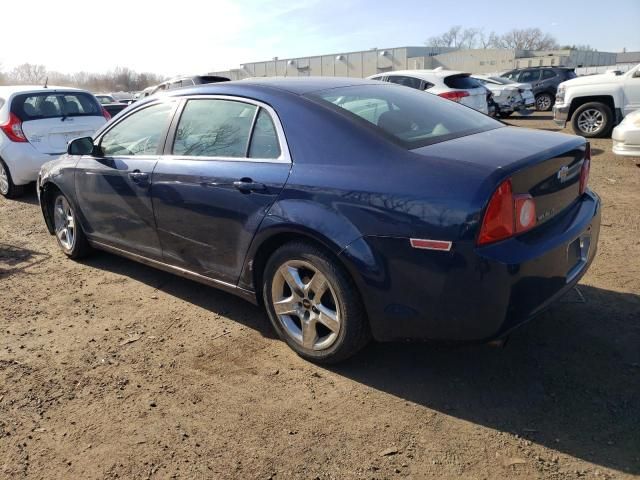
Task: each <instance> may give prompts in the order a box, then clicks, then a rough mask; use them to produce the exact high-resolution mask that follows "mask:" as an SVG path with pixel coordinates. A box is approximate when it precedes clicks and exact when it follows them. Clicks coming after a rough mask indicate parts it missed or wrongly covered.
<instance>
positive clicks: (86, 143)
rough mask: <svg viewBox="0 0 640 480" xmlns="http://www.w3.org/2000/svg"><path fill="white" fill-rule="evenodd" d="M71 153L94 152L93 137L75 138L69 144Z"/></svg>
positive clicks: (84, 153)
mask: <svg viewBox="0 0 640 480" xmlns="http://www.w3.org/2000/svg"><path fill="white" fill-rule="evenodd" d="M67 153H68V154H69V155H91V154H92V153H93V138H91V137H82V138H74V139H73V140H71V141H70V142H69V143H68V144H67Z"/></svg>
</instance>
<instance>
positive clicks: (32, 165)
mask: <svg viewBox="0 0 640 480" xmlns="http://www.w3.org/2000/svg"><path fill="white" fill-rule="evenodd" d="M3 147H4V148H2V150H1V151H0V157H2V159H3V160H4V162H5V163H6V164H7V166H8V167H9V172H11V178H12V179H13V183H15V184H16V185H26V184H27V183H31V182H34V181H36V180H37V179H38V173H39V172H40V167H42V165H44V164H45V163H47V162H49V161H51V160H54V159H56V158H58V157H59V156H60V155H61V154H55V155H47V154H45V153H40V152H38V151H37V150H36V149H35V148H33V146H32V145H31V144H30V143H16V142H7V143H6V144H5V145H4V146H3Z"/></svg>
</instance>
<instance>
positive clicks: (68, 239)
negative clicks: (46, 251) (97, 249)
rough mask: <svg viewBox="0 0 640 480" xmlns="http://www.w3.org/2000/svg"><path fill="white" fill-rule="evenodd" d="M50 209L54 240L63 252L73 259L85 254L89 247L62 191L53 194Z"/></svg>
mask: <svg viewBox="0 0 640 480" xmlns="http://www.w3.org/2000/svg"><path fill="white" fill-rule="evenodd" d="M51 209H52V211H51V213H52V218H53V224H54V228H55V235H56V240H57V241H58V245H59V246H60V248H61V249H62V251H63V253H64V254H65V255H66V256H67V257H69V258H73V259H77V258H82V257H84V256H86V255H87V254H88V253H89V251H90V250H91V247H90V246H89V242H88V241H87V237H86V236H85V234H84V232H83V231H82V227H81V226H80V223H79V222H78V219H77V216H76V213H75V211H74V209H73V207H72V206H71V204H70V203H69V200H67V197H65V196H64V195H63V194H62V193H57V194H56V195H54V200H53V205H52V206H51Z"/></svg>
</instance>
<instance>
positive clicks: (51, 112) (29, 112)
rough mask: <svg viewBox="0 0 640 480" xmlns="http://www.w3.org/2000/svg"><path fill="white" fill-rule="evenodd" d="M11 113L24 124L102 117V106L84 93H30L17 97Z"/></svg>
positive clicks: (91, 96)
mask: <svg viewBox="0 0 640 480" xmlns="http://www.w3.org/2000/svg"><path fill="white" fill-rule="evenodd" d="M11 111H12V112H13V113H14V114H15V115H17V116H18V118H20V119H21V120H22V121H23V122H27V121H30V120H42V119H47V118H59V117H82V116H102V110H101V108H100V105H99V104H98V102H97V101H96V99H95V98H94V97H93V95H89V94H87V93H82V92H77V93H76V92H72V93H69V92H64V93H45V92H43V93H29V94H22V95H17V96H16V97H15V98H14V100H13V102H12V104H11Z"/></svg>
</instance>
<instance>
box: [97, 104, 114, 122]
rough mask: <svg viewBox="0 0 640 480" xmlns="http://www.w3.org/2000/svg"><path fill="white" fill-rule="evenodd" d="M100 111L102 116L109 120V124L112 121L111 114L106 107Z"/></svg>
mask: <svg viewBox="0 0 640 480" xmlns="http://www.w3.org/2000/svg"><path fill="white" fill-rule="evenodd" d="M100 109H101V110H102V116H103V117H104V118H106V119H107V122H108V121H109V120H111V114H110V113H109V112H107V110H106V109H105V108H104V107H100Z"/></svg>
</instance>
